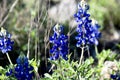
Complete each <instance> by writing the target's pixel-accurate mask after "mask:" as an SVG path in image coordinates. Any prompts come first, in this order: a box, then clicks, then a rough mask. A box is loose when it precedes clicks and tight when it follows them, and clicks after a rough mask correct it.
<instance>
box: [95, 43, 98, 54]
mask: <svg viewBox="0 0 120 80" xmlns="http://www.w3.org/2000/svg"><path fill="white" fill-rule="evenodd" d="M95 52H96V55H98V48H97V45H95Z"/></svg>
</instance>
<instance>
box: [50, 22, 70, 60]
mask: <svg viewBox="0 0 120 80" xmlns="http://www.w3.org/2000/svg"><path fill="white" fill-rule="evenodd" d="M53 31H54V34H53V36H51V37H50V43H52V48H51V49H50V53H51V55H52V56H51V57H50V59H51V60H57V59H59V57H60V56H61V57H62V58H63V59H65V60H67V59H68V58H67V54H68V36H66V35H64V34H63V26H61V25H59V24H56V25H55V26H54V28H53Z"/></svg>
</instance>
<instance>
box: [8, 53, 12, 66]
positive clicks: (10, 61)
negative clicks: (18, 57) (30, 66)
mask: <svg viewBox="0 0 120 80" xmlns="http://www.w3.org/2000/svg"><path fill="white" fill-rule="evenodd" d="M6 55H7V58H8V60H9V62H10V64H11V65H13V63H12V61H11V59H10V56H9V54H8V53H6Z"/></svg>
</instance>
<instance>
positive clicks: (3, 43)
mask: <svg viewBox="0 0 120 80" xmlns="http://www.w3.org/2000/svg"><path fill="white" fill-rule="evenodd" d="M13 43H14V42H13V41H12V40H11V34H9V33H8V32H7V31H6V30H5V29H4V28H1V31H0V51H1V52H2V53H3V54H6V55H7V58H8V60H9V62H10V64H11V65H12V61H11V59H10V57H9V54H8V51H11V50H12V46H13Z"/></svg>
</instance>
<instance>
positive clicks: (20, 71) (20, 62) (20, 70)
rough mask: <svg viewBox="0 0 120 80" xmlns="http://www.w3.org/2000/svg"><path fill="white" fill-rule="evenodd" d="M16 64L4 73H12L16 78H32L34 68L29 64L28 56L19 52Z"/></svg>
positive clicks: (23, 79)
mask: <svg viewBox="0 0 120 80" xmlns="http://www.w3.org/2000/svg"><path fill="white" fill-rule="evenodd" d="M16 62H17V65H16V66H15V68H14V69H13V70H12V69H10V70H9V72H7V73H6V75H7V76H11V75H14V76H15V77H16V78H17V80H32V79H33V76H34V72H33V70H34V68H33V66H31V65H30V64H29V61H28V58H27V57H25V56H24V55H23V54H21V55H20V56H19V57H18V58H17V60H16Z"/></svg>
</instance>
